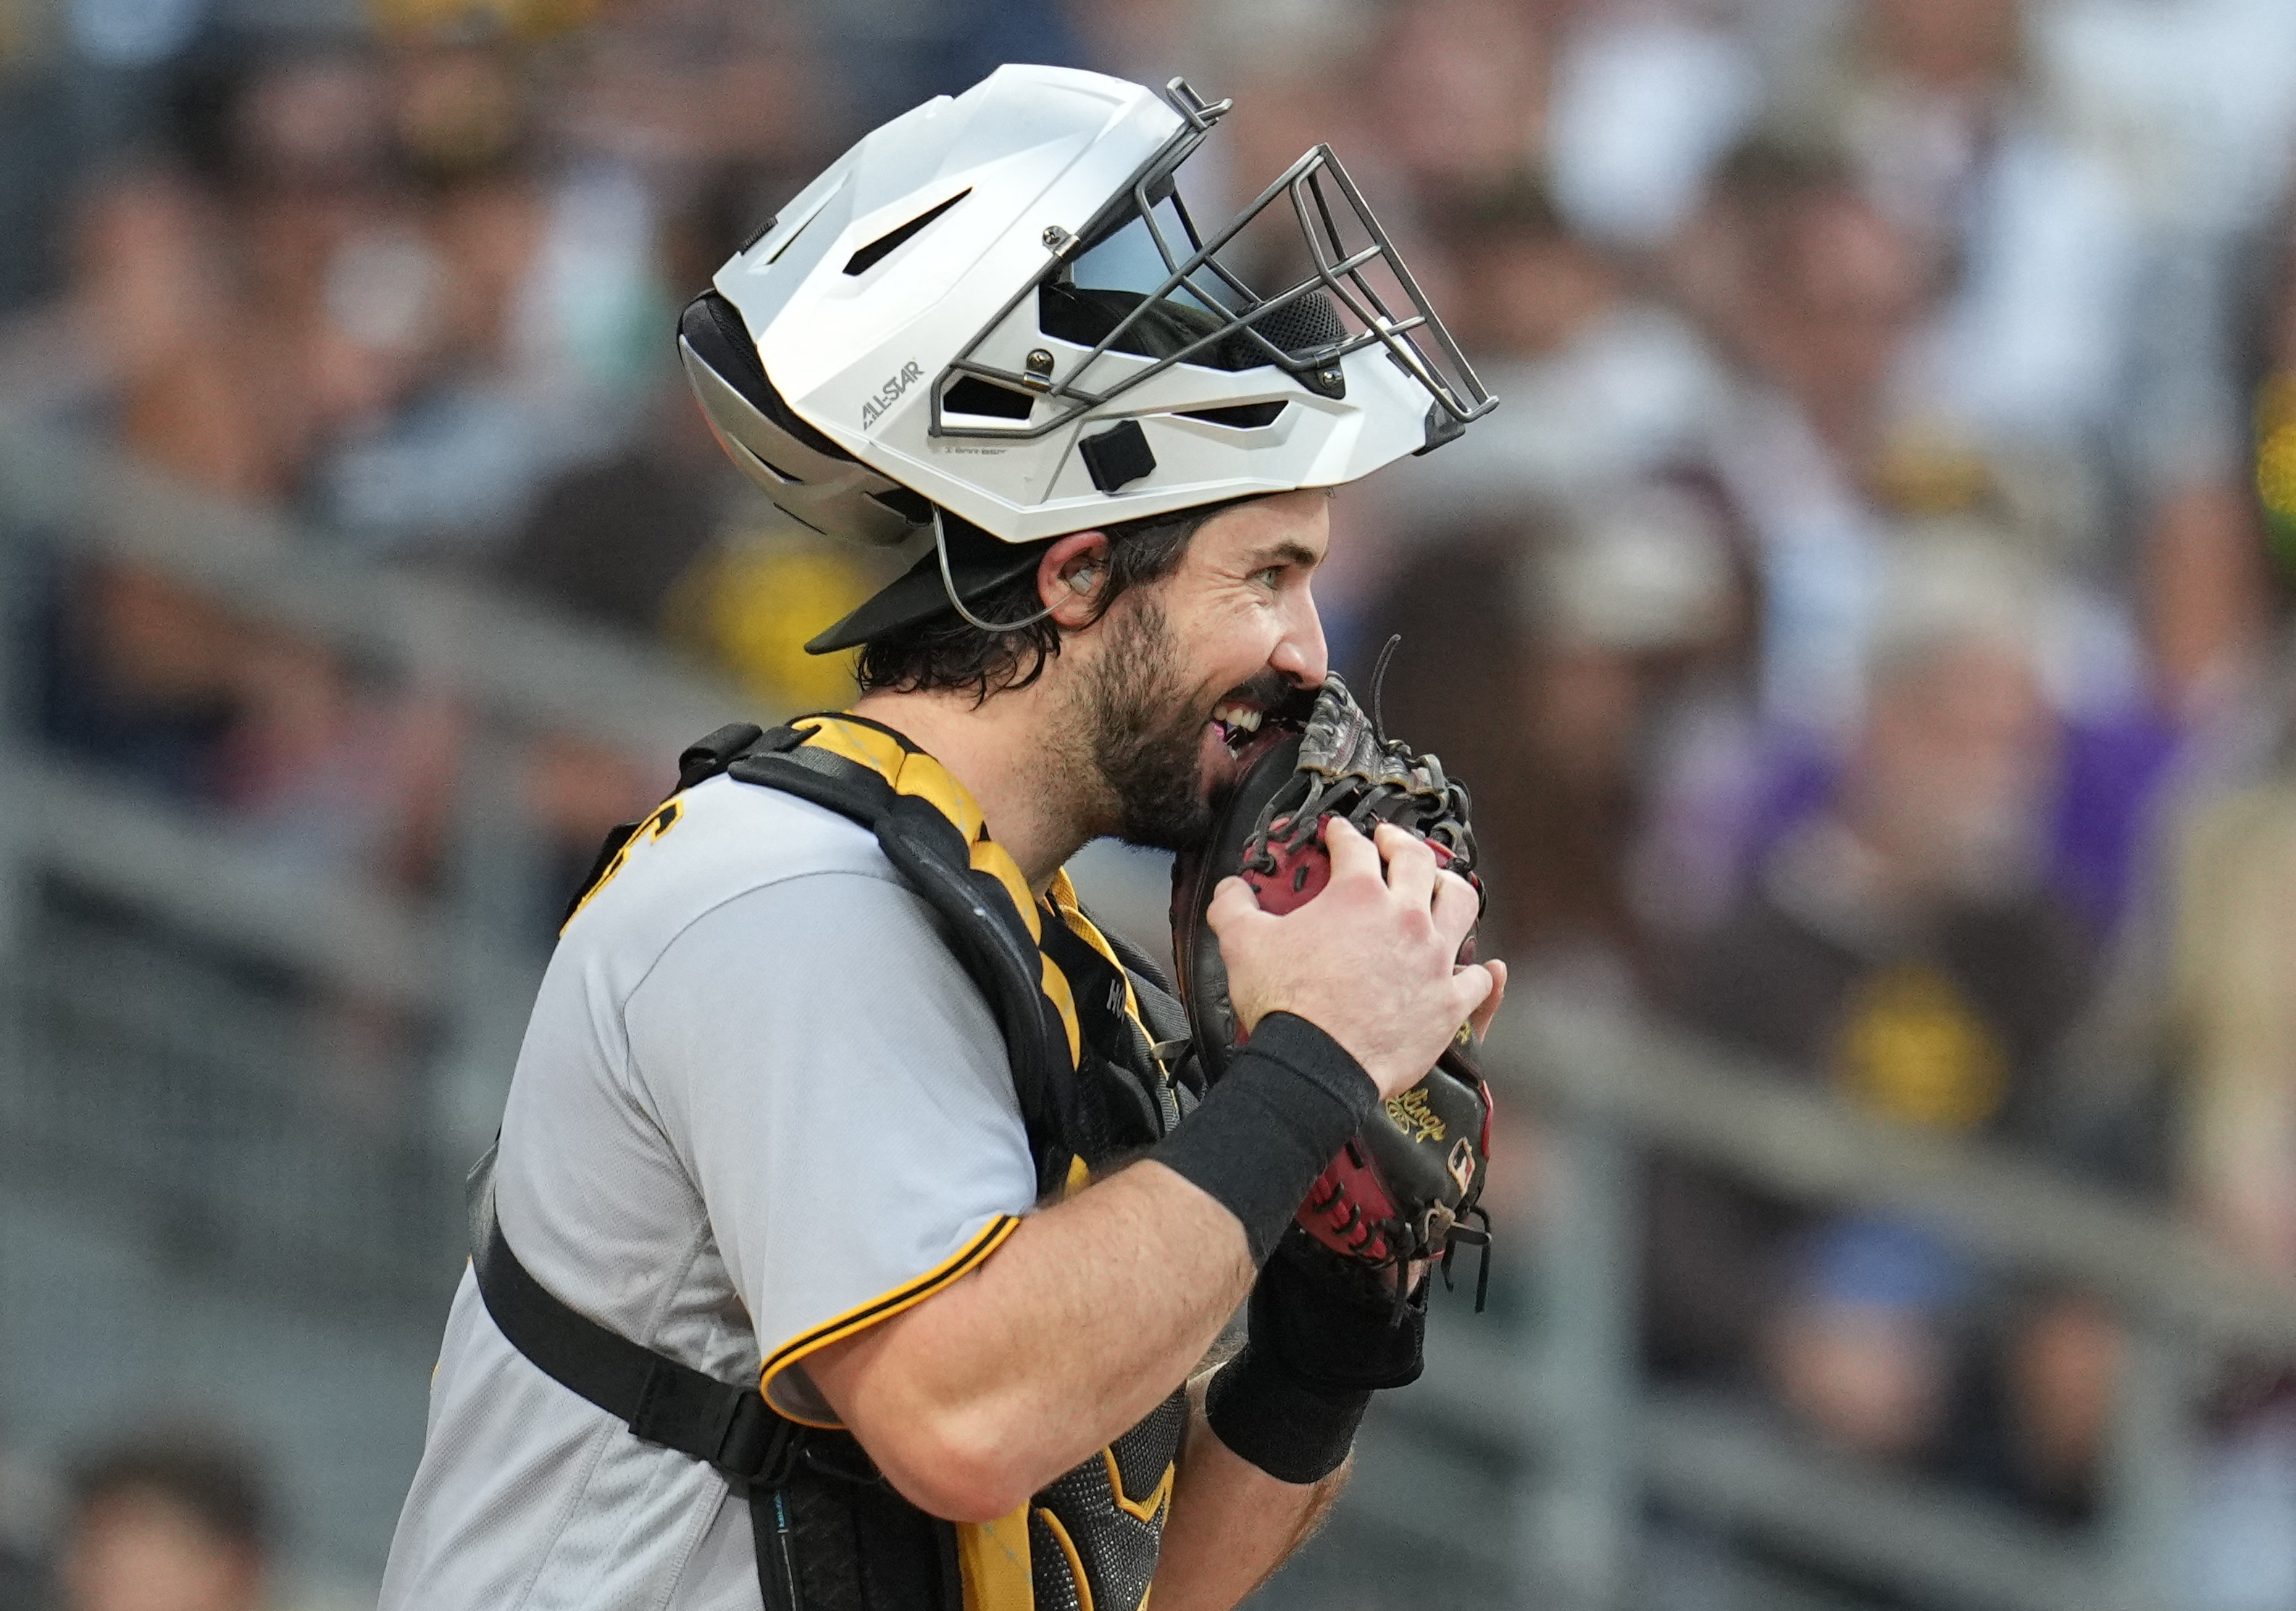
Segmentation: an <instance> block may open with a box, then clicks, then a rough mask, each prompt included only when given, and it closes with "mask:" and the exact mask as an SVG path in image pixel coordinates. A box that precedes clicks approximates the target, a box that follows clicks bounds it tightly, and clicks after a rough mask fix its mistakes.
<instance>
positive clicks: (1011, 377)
mask: <svg viewBox="0 0 2296 1611" xmlns="http://www.w3.org/2000/svg"><path fill="white" fill-rule="evenodd" d="M1164 93H1165V98H1166V99H1167V100H1169V102H1170V103H1171V104H1172V105H1173V107H1174V108H1175V109H1176V110H1177V111H1178V112H1179V113H1180V115H1181V118H1182V119H1183V121H1182V124H1181V127H1179V128H1178V129H1177V130H1176V131H1174V133H1173V134H1172V136H1171V137H1170V138H1169V139H1168V140H1166V141H1165V142H1164V144H1162V145H1161V146H1160V147H1159V148H1158V149H1157V150H1156V151H1155V152H1154V153H1153V154H1152V155H1151V156H1150V157H1149V159H1148V160H1147V161H1146V162H1144V164H1143V165H1142V166H1141V168H1139V169H1138V171H1136V173H1135V174H1134V175H1133V177H1132V178H1131V180H1130V181H1129V182H1128V184H1127V185H1125V186H1124V188H1123V189H1121V190H1119V192H1118V193H1116V194H1115V195H1114V196H1112V197H1111V199H1110V201H1108V203H1107V204H1106V205H1105V206H1104V207H1103V208H1102V210H1100V212H1099V213H1098V214H1097V215H1095V217H1094V218H1092V219H1091V220H1090V221H1089V222H1088V223H1087V224H1086V226H1084V227H1083V228H1082V229H1080V230H1078V231H1076V232H1074V233H1073V234H1071V233H1070V232H1069V231H1068V230H1065V229H1063V228H1061V227H1059V226H1053V227H1050V228H1047V229H1046V231H1045V234H1044V242H1045V247H1046V252H1047V253H1048V261H1047V262H1046V266H1045V269H1044V272H1043V273H1042V274H1040V275H1037V277H1036V278H1035V279H1033V280H1032V281H1030V282H1029V284H1027V285H1025V286H1023V287H1022V288H1021V290H1020V291H1019V292H1016V293H1015V294H1014V295H1013V298H1012V300H1009V301H1008V302H1006V303H1005V306H1004V307H1003V308H1000V309H999V310H998V311H997V314H996V316H995V317H994V318H992V319H990V320H989V321H988V324H987V325H984V326H983V327H982V328H981V330H980V332H979V333H977V334H975V335H974V336H973V338H972V340H971V341H968V342H967V343H966V344H965V345H964V349H962V350H961V351H959V352H958V354H957V355H956V357H955V358H952V359H951V360H950V361H949V363H948V364H947V366H946V367H945V368H944V369H943V370H942V371H941V373H940V374H939V376H938V377H936V380H935V382H934V385H933V387H932V389H931V403H932V420H931V434H932V435H934V436H939V437H985V438H995V439H997V440H1005V441H1012V440H1033V439H1035V438H1038V437H1042V436H1045V435H1046V434H1047V433H1049V432H1054V431H1057V430H1059V429H1060V428H1061V427H1062V426H1064V425H1067V424H1070V423H1072V422H1074V421H1075V420H1077V419H1078V417H1080V416H1081V415H1085V414H1087V413H1088V412H1090V411H1091V410H1093V409H1095V408H1098V407H1102V406H1103V405H1104V404H1107V403H1109V402H1111V401H1113V400H1114V399H1118V398H1119V397H1121V396H1123V395H1124V394H1125V393H1126V392H1128V391H1129V390H1133V389H1134V388H1135V387H1137V386H1139V385H1141V384H1142V383H1143V382H1146V381H1148V380H1150V379H1152V378H1153V377H1154V376H1156V375H1158V374H1162V373H1163V372H1164V371H1166V370H1168V369H1169V368H1171V367H1172V366H1174V365H1177V364H1193V365H1196V366H1201V367H1205V368H1210V369H1215V370H1226V371H1242V370H1248V369H1253V368H1258V367H1260V366H1275V368H1277V369H1279V370H1281V371H1283V373H1285V374H1289V375H1290V376H1292V378H1293V379H1294V380H1296V381H1297V382H1300V385H1301V386H1303V387H1305V388H1306V389H1307V390H1310V391H1313V392H1316V393H1319V394H1321V395H1324V396H1326V397H1340V396H1343V395H1344V394H1345V391H1346V380H1345V376H1344V374H1343V373H1342V371H1341V367H1340V360H1341V359H1342V358H1346V357H1347V356H1348V355H1349V354H1350V353H1353V352H1357V351H1360V350H1362V349H1365V348H1367V347H1370V346H1372V345H1373V344H1374V343H1377V344H1379V345H1381V346H1383V347H1384V348H1385V349H1387V353H1388V356H1389V358H1390V359H1391V360H1392V361H1393V362H1394V363H1395V364H1396V365H1397V366H1398V368H1400V369H1401V370H1402V371H1403V372H1404V373H1405V374H1408V375H1409V376H1410V377H1411V378H1412V379H1413V380H1415V381H1416V382H1418V383H1419V385H1420V386H1421V387H1422V388H1423V389H1424V390H1426V392H1427V394H1428V396H1429V397H1430V398H1431V399H1432V406H1431V407H1430V409H1429V411H1428V416H1427V439H1428V445H1429V446H1434V445H1436V444H1438V443H1439V442H1443V441H1447V440H1449V439H1450V438H1452V437H1454V436H1456V435H1457V434H1458V433H1459V432H1460V431H1462V430H1463V429H1464V428H1465V426H1466V424H1467V423H1468V422H1469V421H1471V420H1474V419H1479V418H1480V417H1481V416H1482V415H1485V414H1488V413H1489V412H1490V411H1491V409H1493V408H1495V407H1497V399H1494V398H1493V397H1492V396H1491V395H1490V393H1489V392H1488V390H1486V389H1485V388H1484V386H1483V383H1482V382H1481V381H1480V379H1478V378H1477V376H1476V374H1475V372H1474V369H1473V367H1472V366H1471V365H1470V364H1469V363H1468V362H1467V359H1466V356H1465V354H1464V353H1463V352H1461V351H1460V349H1459V344H1458V342H1457V341H1455V340H1453V338H1452V336H1451V333H1450V332H1449V331H1448V330H1447V329H1446V328H1445V327H1444V325H1443V322H1442V320H1441V319H1440V318H1439V317H1437V316H1436V314H1435V310H1434V309H1433V308H1431V307H1429V306H1428V303H1427V299H1426V296H1425V295H1424V293H1423V292H1421V291H1420V289H1419V283H1418V281H1417V280H1416V279H1415V277H1414V276H1413V275H1412V273H1411V270H1410V268H1409V267H1407V266H1406V264H1405V263H1404V261H1403V258H1402V255H1401V254H1400V253H1399V252H1398V251H1397V250H1396V248H1395V245H1394V242H1392V241H1391V240H1390V239H1389V237H1388V234H1387V232H1386V230H1385V229H1383V228H1382V226H1381V225H1380V222H1379V220H1378V218H1376V217H1375V216H1374V214H1373V212H1372V210H1371V208H1370V206H1369V205H1368V204H1367V203H1366V202H1365V201H1364V198H1363V193H1362V192H1361V191H1359V190H1358V189H1357V187H1356V184H1355V181H1354V180H1353V179H1351V178H1350V177H1349V176H1348V171H1347V169H1346V168H1343V167H1342V166H1341V163H1340V160H1339V159H1338V158H1337V157H1336V156H1334V155H1333V152H1332V148H1331V147H1330V146H1329V145H1317V146H1316V147H1315V148H1314V149H1313V150H1311V151H1309V152H1307V153H1306V154H1305V155H1304V156H1302V157H1300V160H1298V161H1296V162H1294V163H1292V166H1291V167H1290V168H1287V169H1285V170H1284V172H1283V174H1282V176H1280V177H1278V178H1277V179H1276V180H1275V183H1273V184H1271V185H1268V186H1267V189H1266V190H1264V191H1262V192H1261V193H1259V196H1258V198H1257V199H1255V200H1254V201H1252V202H1251V204H1250V205H1249V206H1247V207H1245V208H1244V209H1243V210H1242V211H1241V212H1239V213H1238V214H1237V215H1236V217H1235V218H1234V219H1233V220H1232V221H1230V222H1229V223H1228V224H1227V225H1226V227H1224V228H1222V229H1221V230H1220V231H1219V232H1218V234H1215V235H1213V236H1212V237H1211V238H1210V239H1209V240H1207V239H1205V238H1204V237H1203V236H1202V235H1201V233H1200V232H1199V231H1198V230H1197V228H1196V226H1195V223H1194V221H1193V219H1192V218H1190V217H1189V215H1188V210H1187V207H1186V204H1185V201H1182V200H1181V197H1180V193H1179V189H1178V186H1177V183H1176V178H1175V176H1176V175H1177V171H1178V169H1179V168H1180V167H1181V165H1182V164H1183V163H1185V161H1186V160H1188V158H1189V157H1190V156H1192V155H1193V154H1194V152H1195V151H1196V148H1197V147H1198V146H1200V145H1201V144H1203V142H1204V140H1205V139H1206V138H1207V137H1208V136H1210V133H1211V131H1212V127H1213V126H1214V124H1215V123H1217V122H1218V119H1219V118H1220V117H1221V115H1222V114H1223V113H1225V112H1226V111H1228V110H1229V109H1230V108H1231V107H1232V106H1233V105H1234V103H1233V102H1230V101H1218V102H1214V103H1206V102H1205V101H1204V100H1203V99H1202V97H1201V96H1200V95H1197V94H1196V93H1195V91H1194V90H1193V89H1191V88H1190V87H1189V86H1188V85H1187V83H1186V82H1185V80H1183V79H1180V78H1174V79H1172V80H1171V81H1170V83H1169V84H1168V85H1166V86H1165V92H1164ZM1280 199H1288V200H1289V201H1290V203H1291V209H1290V211H1291V223H1292V225H1293V226H1296V236H1293V235H1292V233H1291V231H1289V230H1286V231H1284V234H1285V237H1286V239H1287V240H1289V242H1290V245H1291V247H1292V248H1293V249H1294V250H1295V253H1296V249H1298V248H1301V247H1304V259H1303V260H1304V262H1305V264H1306V265H1307V269H1306V272H1305V273H1304V274H1303V275H1300V277H1299V278H1298V279H1296V280H1295V281H1293V282H1292V283H1291V284H1286V285H1285V286H1284V287H1283V289H1282V290H1280V291H1277V292H1273V293H1270V294H1267V295H1262V294H1260V293H1259V292H1256V291H1254V290H1253V288H1252V287H1251V284H1248V283H1247V282H1246V280H1245V278H1244V272H1243V269H1242V267H1240V266H1238V265H1237V264H1236V263H1235V262H1234V260H1233V259H1234V257H1235V256H1236V255H1237V254H1236V252H1235V251H1234V248H1235V246H1236V244H1237V242H1239V241H1240V239H1241V238H1242V236H1243V235H1244V234H1245V232H1246V231H1247V230H1248V229H1250V228H1251V226H1252V225H1253V224H1254V222H1255V221H1256V220H1259V218H1261V216H1262V215H1263V214H1264V213H1267V211H1268V210H1269V209H1271V208H1273V207H1275V204H1276V203H1277V201H1279V200H1280ZM1276 216H1277V217H1280V216H1281V215H1280V214H1278V215H1276ZM1278 227H1279V228H1280V227H1282V226H1278ZM1261 233H1262V234H1263V235H1264V234H1265V233H1266V232H1265V231H1263V232H1261ZM1143 244H1145V245H1146V246H1147V247H1149V248H1152V254H1153V255H1152V257H1151V256H1149V254H1148V253H1147V252H1145V251H1141V250H1140V248H1141V246H1142V245H1143ZM1223 252H1226V253H1228V254H1229V259H1230V260H1223V257H1222V254H1223ZM1110 258H1114V259H1117V261H1116V262H1115V263H1114V265H1113V266H1112V272H1111V266H1110V265H1107V264H1104V263H1102V262H1101V260H1102V259H1110ZM1127 258H1129V259H1131V260H1130V261H1129V262H1127V261H1125V260H1124V259H1127ZM1095 267H1097V268H1098V273H1097V274H1096V275H1095V272H1094V271H1095ZM1261 277H1262V280H1263V283H1265V281H1266V275H1264V274H1263V275H1261ZM1095 278H1098V279H1099V280H1101V281H1103V284H1100V285H1097V286H1095V285H1094V284H1091V281H1092V280H1093V279H1095ZM1110 279H1113V280H1114V281H1115V282H1116V283H1115V284H1105V283H1104V282H1106V281H1108V280H1110ZM1047 292H1050V293H1051V294H1054V295H1069V296H1074V295H1081V296H1084V297H1087V298H1090V297H1092V296H1094V294H1095V292H1098V293H1099V295H1098V303H1099V306H1100V308H1101V310H1102V311H1103V314H1104V315H1106V316H1108V317H1112V319H1113V325H1112V327H1111V328H1108V329H1106V330H1105V331H1104V332H1098V333H1096V335H1097V339H1096V340H1092V341H1091V344H1090V346H1089V349H1088V350H1087V351H1086V352H1084V353H1083V354H1082V355H1081V356H1080V357H1079V356H1075V355H1073V354H1070V355H1069V356H1068V357H1067V358H1066V360H1065V364H1064V360H1063V358H1062V355H1061V354H1059V353H1057V352H1055V351H1054V349H1053V344H1052V343H1051V342H1048V341H1039V340H1037V339H1036V338H1037V336H1038V335H1039V334H1040V333H1041V332H1040V329H1039V322H1040V320H1041V318H1042V310H1043V307H1044V304H1043V303H1042V301H1041V300H1039V303H1038V314H1039V318H1038V319H1033V320H1032V319H1022V320H1015V319H1014V317H1013V316H1014V314H1015V312H1016V310H1018V309H1020V308H1021V305H1022V304H1023V303H1024V302H1027V301H1029V300H1032V299H1041V298H1042V297H1043V296H1045V295H1046V293H1047ZM1127 297H1132V298H1136V300H1135V301H1134V302H1133V303H1132V305H1131V307H1130V308H1129V310H1128V311H1123V312H1120V313H1119V312H1114V311H1112V310H1111V309H1110V308H1109V307H1108V304H1109V303H1110V302H1111V300H1115V301H1121V300H1122V299H1124V298H1127ZM1086 340H1087V336H1083V335H1079V336H1074V337H1070V339H1069V341H1068V342H1067V343H1066V344H1067V345H1070V346H1083V345H1085V343H1086ZM1015 346H1025V347H1027V348H1028V349H1029V350H1028V351H1027V352H1026V354H1025V355H1024V356H1021V355H1016V354H1015V353H1013V352H1012V351H1010V350H1006V349H1013V348H1014V347H1015ZM992 348H995V349H999V350H998V351H996V353H994V354H993V355H992V353H991V352H989V351H988V350H987V349H992ZM1016 356H1018V357H1019V361H1018V362H1013V361H1010V360H1011V359H1012V358H1014V357H1016ZM999 358H1003V359H1005V360H1006V361H1001V362H1000V361H997V360H998V359H999ZM953 391H954V392H956V393H957V395H958V396H959V398H960V399H963V398H966V397H970V398H973V399H986V401H985V402H977V403H975V404H973V405H972V406H969V407H968V406H964V405H962V404H960V405H959V406H958V407H955V408H952V407H949V406H948V405H949V398H950V394H951V393H952V392H953ZM952 415H955V417H952Z"/></svg>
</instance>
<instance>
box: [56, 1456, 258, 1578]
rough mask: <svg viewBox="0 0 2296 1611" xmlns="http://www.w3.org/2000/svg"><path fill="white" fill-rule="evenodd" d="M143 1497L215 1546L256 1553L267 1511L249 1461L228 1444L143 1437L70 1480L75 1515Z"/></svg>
mask: <svg viewBox="0 0 2296 1611" xmlns="http://www.w3.org/2000/svg"><path fill="white" fill-rule="evenodd" d="M135 1493H148V1494H153V1495H156V1496H158V1497H159V1498H160V1499H163V1500H167V1501H168V1502H169V1503H170V1504H173V1505H176V1506H177V1507H179V1508H182V1509H184V1510H185V1511H187V1512H188V1513H190V1514H191V1515H192V1516H193V1517H195V1518H197V1520H198V1522H199V1524H200V1525H201V1526H202V1527H203V1528H205V1529H206V1530H207V1531H208V1532H209V1533H211V1534H212V1535H214V1536H215V1537H216V1538H217V1539H219V1540H222V1541H225V1542H226V1543H230V1544H235V1545H238V1546H240V1547H241V1548H242V1549H250V1550H253V1551H256V1552H258V1553H260V1552H261V1550H262V1549H263V1548H264V1546H265V1544H266V1542H267V1541H268V1539H269V1534H270V1525H271V1516H270V1505H269V1502H268V1500H267V1497H266V1494H265V1492H264V1484H263V1479H262V1476H261V1475H260V1474H259V1472H258V1469H257V1462H256V1460H255V1458H254V1456H253V1455H252V1454H251V1453H250V1452H249V1451H247V1450H245V1449H243V1448H242V1447H241V1446H240V1445H239V1444H238V1443H235V1442H233V1441H231V1440H229V1439H225V1438H221V1437H217V1436H212V1435H205V1434H193V1433H169V1434H158V1435H144V1436H139V1437H135V1438H131V1439H128V1440H127V1441H125V1442H122V1443H115V1444H112V1445H111V1446H110V1447H108V1448H104V1449H102V1450H99V1451H96V1452H95V1453H94V1454H93V1455H91V1456H89V1457H88V1458H87V1459H85V1460H83V1461H82V1462H80V1464H79V1465H78V1466H77V1467H75V1468H74V1469H73V1471H72V1474H71V1494H72V1502H73V1508H74V1509H76V1510H78V1511H79V1512H80V1513H82V1514H85V1513H86V1511H88V1510H89V1509H90V1508H93V1507H94V1506H96V1505H98V1504H101V1503H102V1502H103V1501H104V1500H111V1499H117V1498H120V1497H123V1496H125V1495H128V1494H135Z"/></svg>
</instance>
